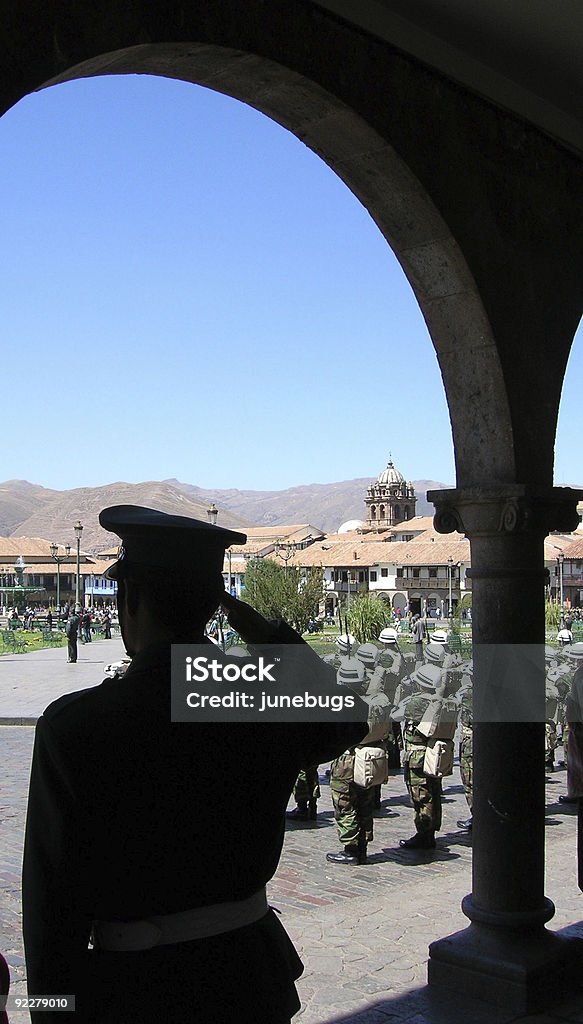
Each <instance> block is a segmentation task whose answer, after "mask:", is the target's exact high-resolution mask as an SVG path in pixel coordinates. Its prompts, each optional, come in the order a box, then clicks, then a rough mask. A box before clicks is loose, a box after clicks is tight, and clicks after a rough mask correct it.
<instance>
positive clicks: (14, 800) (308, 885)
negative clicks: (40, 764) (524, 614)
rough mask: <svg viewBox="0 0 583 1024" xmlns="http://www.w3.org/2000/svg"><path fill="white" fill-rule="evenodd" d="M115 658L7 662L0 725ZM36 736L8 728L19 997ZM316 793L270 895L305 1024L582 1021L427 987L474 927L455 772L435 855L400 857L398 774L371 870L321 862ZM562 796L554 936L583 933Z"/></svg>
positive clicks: (106, 652)
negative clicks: (291, 954) (430, 966)
mask: <svg viewBox="0 0 583 1024" xmlns="http://www.w3.org/2000/svg"><path fill="white" fill-rule="evenodd" d="M120 653H121V645H120V644H119V641H113V640H112V641H97V642H94V644H92V646H91V649H90V650H89V649H88V648H87V647H86V648H82V649H80V661H79V662H78V663H77V665H76V666H75V665H67V663H66V661H64V658H66V654H65V653H64V652H63V651H46V652H41V655H37V654H33V653H31V654H25V655H18V656H6V657H3V658H1V659H0V718H5V719H6V718H29V719H30V718H34V717H37V716H38V713H39V712H40V711H41V710H42V708H43V707H44V705H45V704H46V703H48V701H50V700H51V699H53V698H54V697H56V696H58V695H59V694H60V693H62V692H65V691H66V690H67V689H68V688H69V680H71V681H72V686H71V688H74V689H77V688H80V687H82V686H86V685H90V683H97V682H99V680H100V678H101V675H100V674H101V669H102V667H103V663H104V662H106V661H109V660H116V658H117V657H118V656H119V654H120ZM55 655H56V657H55ZM33 734H34V730H33V729H32V728H30V727H25V726H10V725H5V726H4V727H0V763H1V764H2V765H3V772H2V781H1V783H0V949H2V950H3V951H4V953H5V955H6V956H7V959H8V961H9V963H10V967H11V973H12V978H13V981H12V991H13V992H14V993H19V994H23V993H24V992H25V987H26V986H25V973H24V961H23V955H22V939H21V934H20V862H21V856H22V838H23V830H24V820H25V809H26V792H27V785H28V775H29V768H30V757H31V752H32V742H33ZM560 749H561V748H559V751H560ZM321 787H322V799H321V800H320V802H319V804H318V810H319V814H318V821H317V822H316V823H311V822H310V823H305V824H304V823H299V824H292V823H290V824H289V827H288V831H287V833H286V840H285V845H284V851H283V856H282V859H281V863H280V866H279V869H278V871H277V874H276V876H275V878H274V879H273V881H272V883H271V884H270V886H269V899H270V902H271V904H272V905H273V906H275V907H277V908H278V909H279V910H280V911H281V914H282V918H281V919H282V921H283V923H284V925H285V927H286V929H287V930H288V932H289V934H290V935H291V937H292V939H293V940H294V942H295V944H296V946H297V948H298V950H299V952H300V955H301V957H302V960H303V961H304V964H305V972H304V975H303V977H302V979H301V980H300V982H299V990H300V996H301V999H302V1010H301V1012H300V1014H298V1017H297V1018H295V1020H296V1021H297V1022H298V1024H388V1022H393V1024H397V1022H404V1021H407V1022H409V1024H509V1022H511V1021H517V1020H521V1021H523V1022H525V1024H526V1022H527V1021H528V1022H529V1024H556V1022H557V1021H562V1022H566V1021H569V1022H571V1024H575V1022H580V1024H583V988H582V991H581V992H580V993H579V994H578V995H575V996H570V997H569V998H568V999H567V1000H562V999H561V993H560V992H557V993H555V996H554V1000H553V1004H552V1007H551V1009H547V1010H546V1011H545V1012H542V1011H541V1013H540V1014H538V1015H537V1014H535V1015H530V1016H528V1017H524V1016H523V1017H520V1015H517V1014H515V1013H510V1012H508V1011H504V1010H503V1009H496V1008H495V1007H492V1006H489V1005H487V1004H485V1003H481V1002H477V1001H468V1000H467V999H465V1000H461V999H458V997H457V996H456V994H455V993H444V992H441V991H436V990H433V989H431V990H430V989H429V988H428V987H427V985H426V977H427V947H428V944H429V942H430V941H431V940H432V939H435V938H438V937H439V936H443V935H447V934H450V933H451V932H454V931H457V930H459V929H460V928H464V927H465V926H466V924H467V921H466V918H465V917H464V916H463V914H462V912H461V910H460V901H461V899H462V897H463V896H464V895H465V894H466V893H467V892H469V891H470V889H471V843H470V841H469V839H468V838H467V837H466V836H465V835H464V834H463V833H460V832H459V831H458V829H457V826H456V821H457V819H458V818H460V817H463V818H465V817H466V816H467V807H466V804H465V800H464V796H463V790H462V787H461V785H460V780H459V774H458V770H457V768H456V770H455V773H454V775H453V776H452V777H451V778H450V779H448V780H446V783H445V786H444V791H445V803H444V823H443V831H442V833H441V835H440V837H439V839H438V848H437V850H436V851H435V852H434V853H433V852H428V853H417V854H415V853H414V852H411V853H408V852H406V851H404V850H401V849H400V848H399V845H398V841H399V839H402V838H404V837H407V836H409V835H411V833H412V812H411V809H410V807H409V804H408V798H407V795H406V791H405V788H404V784H403V779H402V776H401V775H400V774H395V775H394V776H393V777H392V778H391V779H390V780H389V783H388V785H387V786H385V787H384V790H383V796H384V800H383V805H382V808H381V810H380V812H379V813H378V817H377V819H376V822H375V841H374V843H373V844H372V846H371V847H370V860H369V863H368V864H366V865H363V866H361V867H351V866H348V867H347V866H343V865H338V866H334V865H331V864H328V863H327V862H326V859H325V854H326V852H327V851H328V850H335V849H338V848H339V844H338V841H337V837H336V828H335V825H334V821H333V815H332V804H331V799H330V790H329V787H328V784H327V780H326V776H325V775H324V773H323V771H322V772H321ZM564 791H565V772H564V771H563V770H559V771H557V772H555V773H554V774H553V775H551V776H550V778H549V781H548V783H547V814H546V832H547V883H546V892H547V895H548V896H550V898H551V899H552V900H553V901H554V903H555V905H556V914H555V917H554V918H553V920H552V921H551V923H550V927H551V928H552V929H553V930H563V929H567V930H568V932H569V933H574V934H577V935H580V936H583V895H582V894H581V893H580V892H579V890H578V888H577V884H576V877H575V815H574V813H573V810H572V809H571V808H570V807H569V806H568V805H565V806H563V805H561V804H558V803H557V797H558V796H559V794H561V793H563V792H564ZM28 1021H29V1018H28V1015H25V1014H23V1013H20V1014H16V1013H13V1014H12V1015H11V1022H12V1024H28ZM120 1024H122V1022H120ZM185 1024H188V1022H186V1021H185ZM225 1024H236V1022H234V1021H233V1022H225ZM258 1024H264V1022H262V1021H258Z"/></svg>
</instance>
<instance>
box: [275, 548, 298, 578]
mask: <svg viewBox="0 0 583 1024" xmlns="http://www.w3.org/2000/svg"><path fill="white" fill-rule="evenodd" d="M295 549H296V546H295V544H293V543H292V544H281V543H279V542H278V543H277V544H276V545H275V550H276V551H277V553H278V555H279V557H280V558H281V559H282V561H284V562H285V574H286V576H287V563H288V562H289V560H290V558H291V557H292V555H293V553H294V551H295Z"/></svg>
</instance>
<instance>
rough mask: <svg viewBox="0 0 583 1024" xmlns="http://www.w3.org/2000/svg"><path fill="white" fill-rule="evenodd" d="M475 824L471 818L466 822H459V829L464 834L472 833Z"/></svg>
mask: <svg viewBox="0 0 583 1024" xmlns="http://www.w3.org/2000/svg"><path fill="white" fill-rule="evenodd" d="M473 824H474V819H473V818H471V817H470V818H466V819H465V821H464V820H461V821H458V823H457V827H458V828H460V829H461V830H462V832H471V831H472V826H473Z"/></svg>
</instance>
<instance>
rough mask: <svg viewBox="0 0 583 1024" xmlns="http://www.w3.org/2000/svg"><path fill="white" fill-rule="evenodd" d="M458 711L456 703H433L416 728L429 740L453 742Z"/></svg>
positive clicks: (429, 705)
mask: <svg viewBox="0 0 583 1024" xmlns="http://www.w3.org/2000/svg"><path fill="white" fill-rule="evenodd" d="M457 710H458V709H457V704H456V703H455V701H443V702H440V701H431V702H430V703H429V704H428V706H427V708H426V710H425V713H424V715H423V718H422V719H421V721H420V722H419V724H418V725H417V726H416V727H415V728H416V729H417V732H420V733H421V735H422V736H426V737H427V739H436V740H452V739H453V738H454V736H455V731H456V729H457Z"/></svg>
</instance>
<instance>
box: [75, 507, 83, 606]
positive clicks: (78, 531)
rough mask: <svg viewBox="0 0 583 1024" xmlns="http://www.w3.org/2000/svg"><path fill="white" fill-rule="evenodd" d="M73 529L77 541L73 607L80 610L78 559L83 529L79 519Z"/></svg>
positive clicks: (79, 559)
mask: <svg viewBox="0 0 583 1024" xmlns="http://www.w3.org/2000/svg"><path fill="white" fill-rule="evenodd" d="M74 529H75V539H76V541H77V576H76V577H75V607H77V605H79V608H80V607H81V601H80V599H79V563H80V561H81V558H80V547H81V534H82V533H83V527H82V525H81V520H80V519H78V520H77V522H76V523H75V527H74Z"/></svg>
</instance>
